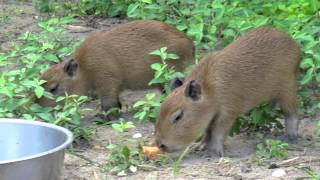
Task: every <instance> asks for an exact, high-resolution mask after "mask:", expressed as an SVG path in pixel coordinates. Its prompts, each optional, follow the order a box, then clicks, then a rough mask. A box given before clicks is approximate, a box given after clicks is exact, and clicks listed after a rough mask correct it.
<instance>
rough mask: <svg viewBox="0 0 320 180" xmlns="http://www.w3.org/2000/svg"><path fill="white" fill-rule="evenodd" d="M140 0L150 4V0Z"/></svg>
mask: <svg viewBox="0 0 320 180" xmlns="http://www.w3.org/2000/svg"><path fill="white" fill-rule="evenodd" d="M141 2H144V3H147V4H151V3H152V0H141Z"/></svg>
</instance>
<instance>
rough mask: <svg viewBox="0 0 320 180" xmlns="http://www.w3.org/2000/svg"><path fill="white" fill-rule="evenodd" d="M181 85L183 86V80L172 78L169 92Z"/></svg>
mask: <svg viewBox="0 0 320 180" xmlns="http://www.w3.org/2000/svg"><path fill="white" fill-rule="evenodd" d="M182 84H183V79H181V78H174V79H173V80H172V81H171V83H170V88H171V90H174V89H176V88H178V87H180V86H182Z"/></svg>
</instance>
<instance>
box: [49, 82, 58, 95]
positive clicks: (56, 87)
mask: <svg viewBox="0 0 320 180" xmlns="http://www.w3.org/2000/svg"><path fill="white" fill-rule="evenodd" d="M58 87H59V84H57V85H55V86H53V88H51V89H50V92H51V93H54V92H56V91H57V90H58Z"/></svg>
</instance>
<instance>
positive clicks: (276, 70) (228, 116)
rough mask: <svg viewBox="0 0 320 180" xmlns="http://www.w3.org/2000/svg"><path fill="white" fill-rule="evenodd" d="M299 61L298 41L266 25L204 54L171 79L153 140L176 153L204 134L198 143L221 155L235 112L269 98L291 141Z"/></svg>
mask: <svg viewBox="0 0 320 180" xmlns="http://www.w3.org/2000/svg"><path fill="white" fill-rule="evenodd" d="M299 63H300V49H299V47H298V45H297V44H296V42H295V41H294V40H293V39H292V38H291V37H290V36H289V35H287V34H286V33H284V32H282V31H280V30H277V29H274V28H267V27H265V28H257V29H254V30H252V31H250V32H248V33H247V34H245V35H244V36H242V37H240V38H238V39H237V40H235V41H234V42H233V43H231V44H230V45H228V46H227V47H225V48H224V49H223V50H221V51H216V52H212V53H209V54H207V55H206V56H205V57H204V58H203V59H202V60H201V61H200V63H199V64H198V65H197V66H196V67H195V68H194V69H193V70H192V72H191V73H190V74H189V75H188V76H187V77H186V78H185V80H184V81H183V82H182V81H181V80H179V79H176V80H174V81H173V83H172V86H173V91H172V92H171V93H170V94H169V96H168V97H167V98H166V99H165V100H164V102H163V103H162V105H161V108H160V112H159V115H158V118H157V122H156V130H155V143H156V144H157V146H158V147H159V148H160V149H161V150H162V151H165V152H168V153H172V154H176V153H174V152H181V150H183V149H184V148H186V147H187V146H188V144H190V143H191V142H193V141H195V140H196V139H197V138H198V137H200V135H204V136H203V142H202V147H204V148H205V149H207V150H208V152H210V153H216V154H217V155H220V156H223V155H224V147H223V144H224V140H225V136H226V135H227V134H228V132H229V131H230V129H231V126H232V125H233V123H234V121H235V120H236V118H237V117H238V116H239V114H241V113H244V112H247V111H249V110H250V109H252V108H254V107H256V106H258V105H259V104H260V103H262V102H270V101H276V102H278V103H279V104H280V107H281V109H282V111H283V112H284V114H285V125H286V133H287V137H288V139H289V140H292V141H295V140H296V139H297V136H298V116H297V97H296V91H297V85H296V79H297V76H298V68H299Z"/></svg>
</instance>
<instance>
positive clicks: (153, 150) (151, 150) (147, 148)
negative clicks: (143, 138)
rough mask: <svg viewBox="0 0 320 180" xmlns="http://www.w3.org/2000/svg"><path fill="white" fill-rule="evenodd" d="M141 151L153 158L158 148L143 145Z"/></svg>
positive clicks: (158, 150)
mask: <svg viewBox="0 0 320 180" xmlns="http://www.w3.org/2000/svg"><path fill="white" fill-rule="evenodd" d="M142 150H143V153H144V154H146V155H147V156H149V157H150V158H151V159H155V158H156V156H157V153H158V152H160V149H159V148H158V147H156V146H143V147H142Z"/></svg>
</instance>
